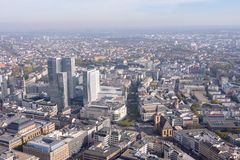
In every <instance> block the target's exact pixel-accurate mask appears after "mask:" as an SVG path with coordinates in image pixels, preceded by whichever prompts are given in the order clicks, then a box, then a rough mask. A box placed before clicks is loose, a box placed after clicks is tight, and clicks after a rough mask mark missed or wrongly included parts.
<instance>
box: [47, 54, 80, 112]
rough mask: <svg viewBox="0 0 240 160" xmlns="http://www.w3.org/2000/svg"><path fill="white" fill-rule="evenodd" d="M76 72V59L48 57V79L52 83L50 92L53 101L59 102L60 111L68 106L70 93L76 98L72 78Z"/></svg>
mask: <svg viewBox="0 0 240 160" xmlns="http://www.w3.org/2000/svg"><path fill="white" fill-rule="evenodd" d="M74 73H75V61H74V59H72V58H64V59H61V58H49V59H48V79H49V85H50V87H49V91H48V93H49V95H50V98H51V101H52V102H55V103H57V105H58V110H59V111H64V110H65V109H66V108H68V102H69V101H68V98H69V95H71V98H74V97H73V96H74V86H73V78H72V76H73V75H74ZM70 93H71V94H70Z"/></svg>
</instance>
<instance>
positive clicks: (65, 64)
mask: <svg viewBox="0 0 240 160" xmlns="http://www.w3.org/2000/svg"><path fill="white" fill-rule="evenodd" d="M62 72H67V82H68V98H69V99H73V98H74V96H75V94H74V88H75V87H74V81H73V77H74V75H75V59H74V58H63V59H62Z"/></svg>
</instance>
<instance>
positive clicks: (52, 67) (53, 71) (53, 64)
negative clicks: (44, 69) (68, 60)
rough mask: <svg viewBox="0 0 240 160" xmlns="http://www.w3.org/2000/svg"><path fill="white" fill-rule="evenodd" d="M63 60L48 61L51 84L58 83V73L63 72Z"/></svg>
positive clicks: (51, 59) (52, 59)
mask: <svg viewBox="0 0 240 160" xmlns="http://www.w3.org/2000/svg"><path fill="white" fill-rule="evenodd" d="M61 68H62V67H61V58H49V59H48V80H49V83H56V81H57V73H59V72H61Z"/></svg>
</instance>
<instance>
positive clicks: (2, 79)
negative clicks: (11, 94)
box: [0, 75, 8, 100]
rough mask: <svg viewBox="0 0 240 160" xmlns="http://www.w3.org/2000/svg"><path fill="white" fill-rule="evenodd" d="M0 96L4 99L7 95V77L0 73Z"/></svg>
mask: <svg viewBox="0 0 240 160" xmlns="http://www.w3.org/2000/svg"><path fill="white" fill-rule="evenodd" d="M0 88H1V98H2V99H3V100H4V99H5V98H6V96H7V95H8V84H7V77H6V76H4V75H0Z"/></svg>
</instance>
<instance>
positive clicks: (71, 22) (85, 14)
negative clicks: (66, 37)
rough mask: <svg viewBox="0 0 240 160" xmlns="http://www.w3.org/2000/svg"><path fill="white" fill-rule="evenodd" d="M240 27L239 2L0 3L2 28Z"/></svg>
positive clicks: (0, 0) (52, 0) (38, 0)
mask: <svg viewBox="0 0 240 160" xmlns="http://www.w3.org/2000/svg"><path fill="white" fill-rule="evenodd" d="M208 25H211V26H212V25H214V26H215V25H224V26H225V25H227V26H240V0H0V29H23V28H29V29H34V28H35V29H81V28H129V27H130V28H134V27H138V28H144V27H146V28H147V27H150V28H151V27H152V28H157V27H168V26H171V27H179V26H208Z"/></svg>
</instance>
